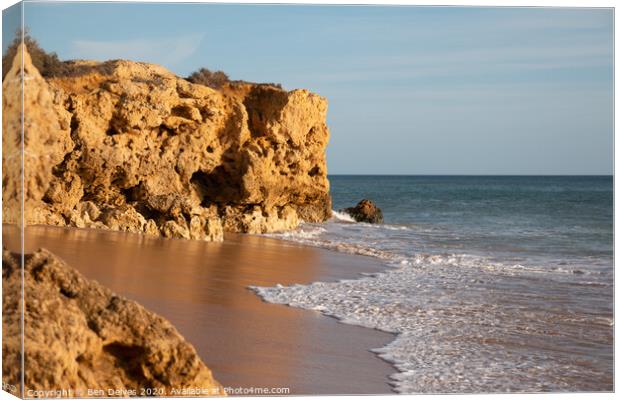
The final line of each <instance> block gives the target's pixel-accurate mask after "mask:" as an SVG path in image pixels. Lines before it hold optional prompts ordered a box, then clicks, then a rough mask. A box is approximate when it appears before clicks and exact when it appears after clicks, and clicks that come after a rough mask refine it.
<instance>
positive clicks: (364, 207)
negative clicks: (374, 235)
mask: <svg viewBox="0 0 620 400" xmlns="http://www.w3.org/2000/svg"><path fill="white" fill-rule="evenodd" d="M341 211H343V212H346V213H347V214H349V215H350V216H351V217H353V219H354V220H356V221H357V222H368V223H371V224H382V223H383V211H381V209H380V208H379V207H377V205H376V204H375V203H374V202H373V201H372V200H368V199H363V200H361V201H360V202H359V203H357V205H356V206H355V207H349V208H345V209H344V210H341Z"/></svg>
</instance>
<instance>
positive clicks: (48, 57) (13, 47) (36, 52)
mask: <svg viewBox="0 0 620 400" xmlns="http://www.w3.org/2000/svg"><path fill="white" fill-rule="evenodd" d="M21 42H22V31H21V30H18V31H17V32H16V34H15V39H13V42H12V43H11V44H10V45H9V47H8V48H7V50H6V53H5V54H4V55H3V56H2V79H3V80H4V77H5V76H6V74H7V73H8V72H9V70H10V69H11V65H13V59H14V58H15V55H16V54H17V48H18V47H19V44H20V43H21ZM24 44H25V45H26V48H27V49H28V52H29V53H30V57H31V58H32V64H33V65H34V66H35V67H37V69H38V70H39V72H40V73H41V75H43V76H44V77H46V78H47V77H52V76H61V75H65V74H66V73H67V72H68V69H70V67H69V66H68V65H67V64H66V63H64V62H62V61H60V59H59V58H58V55H57V54H56V53H53V52H52V53H48V52H46V51H45V50H43V49H42V48H41V47H40V46H39V43H38V42H37V41H36V40H35V39H33V38H32V37H31V36H30V35H29V34H28V31H26V32H25V34H24Z"/></svg>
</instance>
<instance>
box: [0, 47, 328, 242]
mask: <svg viewBox="0 0 620 400" xmlns="http://www.w3.org/2000/svg"><path fill="white" fill-rule="evenodd" d="M18 54H19V52H18ZM19 64H20V63H19V60H18V57H16V60H15V62H14V64H13V67H12V69H11V71H10V72H9V73H8V74H7V76H6V77H5V79H4V81H3V93H4V94H3V96H4V97H5V98H4V99H3V111H4V113H5V114H6V116H5V118H3V128H4V132H5V134H4V139H3V148H4V157H3V167H4V170H5V171H7V167H9V168H10V167H11V163H15V160H16V157H17V159H18V158H19V149H18V145H19V112H20V109H19V104H14V102H12V101H10V100H9V99H7V96H11V93H13V95H14V94H15V93H19V91H20V85H21V82H20V79H19V74H20V65H19ZM73 71H74V72H73V73H71V74H69V75H68V76H63V77H56V78H51V79H48V80H46V79H44V78H43V77H42V76H41V75H40V74H39V72H38V71H37V70H36V68H35V67H34V66H33V65H32V62H31V61H30V57H29V55H28V53H27V51H25V52H24V75H25V76H24V81H25V83H24V88H25V89H24V108H25V115H24V136H25V142H24V165H25V171H24V188H25V193H24V198H25V208H24V210H25V215H24V218H25V222H26V224H51V225H59V226H74V227H93V228H105V229H113V230H122V231H131V232H139V233H145V234H150V235H161V236H164V237H179V238H189V239H203V240H221V239H222V238H223V232H224V231H229V232H247V233H261V232H270V231H279V230H287V229H292V228H294V227H296V226H297V225H298V224H299V222H300V221H301V220H305V221H311V222H318V221H324V220H326V219H327V218H329V216H330V214H331V201H330V197H329V182H328V180H327V175H326V174H327V168H326V162H325V148H326V146H327V141H328V137H329V132H328V129H327V126H326V124H325V119H326V112H327V102H326V100H325V99H323V98H322V97H320V96H318V95H315V94H312V93H310V92H308V91H306V90H293V91H290V92H287V91H284V90H282V89H279V88H276V87H273V86H269V85H258V84H245V83H244V84H228V85H225V86H224V87H223V88H222V89H221V90H214V89H211V88H209V87H206V86H202V85H198V84H192V83H190V82H188V81H186V80H184V79H181V78H179V77H177V76H175V75H173V74H172V73H170V72H169V71H167V70H166V69H164V68H163V67H160V66H157V65H152V64H144V63H137V62H130V61H123V60H117V61H108V62H105V63H95V62H87V61H77V62H74V65H73ZM12 171H13V172H12V173H5V176H4V177H3V179H4V189H3V200H4V201H3V215H4V218H3V219H4V221H3V222H9V223H15V222H18V220H19V218H18V216H19V213H18V210H19V197H20V190H19V171H17V172H15V168H14V167H13V168H12Z"/></svg>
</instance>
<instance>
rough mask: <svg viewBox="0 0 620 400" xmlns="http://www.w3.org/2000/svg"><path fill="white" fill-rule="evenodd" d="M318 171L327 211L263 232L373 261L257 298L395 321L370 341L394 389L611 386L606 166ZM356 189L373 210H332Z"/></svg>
mask: <svg viewBox="0 0 620 400" xmlns="http://www.w3.org/2000/svg"><path fill="white" fill-rule="evenodd" d="M329 179H330V184H331V194H332V197H333V208H334V212H333V217H332V218H331V219H330V220H329V221H327V222H325V223H322V224H313V223H303V224H302V225H301V226H300V227H299V229H297V230H295V231H292V232H285V233H279V234H278V233H277V234H271V235H270V236H272V237H276V238H279V239H282V240H288V241H293V242H296V243H301V244H304V245H310V246H317V247H321V248H325V249H331V250H334V251H339V252H345V253H351V254H358V255H364V256H369V257H374V258H376V259H378V260H380V261H381V262H382V263H384V264H385V266H386V268H385V270H383V271H382V272H379V273H376V274H367V275H360V276H359V277H358V278H355V279H348V280H342V281H339V282H315V283H312V284H310V285H294V286H281V285H278V286H276V287H255V288H253V289H254V290H255V291H256V292H257V293H258V295H260V296H261V297H262V298H263V299H264V300H265V301H268V302H272V303H279V304H287V305H289V306H293V307H300V308H304V309H308V310H315V311H318V312H321V313H323V314H325V315H329V316H332V317H335V318H338V319H339V320H340V321H341V322H343V323H346V324H353V325H360V326H365V327H368V328H373V329H378V330H381V331H385V332H391V333H394V334H396V335H395V339H394V341H392V342H391V343H389V344H387V345H386V346H385V347H382V348H377V349H369V350H371V351H373V352H374V353H376V355H377V356H378V357H381V358H383V359H384V360H386V361H388V362H390V363H392V364H393V365H394V367H395V368H396V370H397V371H398V372H396V373H394V374H393V375H392V376H390V383H391V384H392V385H393V387H394V390H395V391H396V392H399V393H491V392H493V393H498V392H499V393H505V392H566V391H571V392H574V391H612V390H613V324H614V319H613V285H614V270H613V256H614V253H613V177H612V176H374V175H373V176H344V175H342V176H330V177H329ZM364 198H367V199H371V200H373V201H374V202H375V203H376V204H377V205H378V206H379V207H380V208H381V209H382V210H383V213H384V217H385V223H384V224H376V225H372V224H367V223H356V222H354V221H353V220H352V219H351V218H350V217H349V216H348V215H347V214H346V213H344V212H342V211H339V210H341V209H343V208H346V207H351V206H354V205H355V204H356V203H357V202H358V201H359V200H361V199H364ZM352 260H353V258H352Z"/></svg>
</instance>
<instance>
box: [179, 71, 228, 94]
mask: <svg viewBox="0 0 620 400" xmlns="http://www.w3.org/2000/svg"><path fill="white" fill-rule="evenodd" d="M187 80H188V81H190V82H192V83H198V84H200V85H205V86H209V87H210V88H213V89H219V88H221V87H222V86H223V85H224V84H225V83H228V82H230V79H229V78H228V75H226V73H225V72H222V71H211V70H209V69H207V68H200V69H199V70H198V71H195V72H193V73H192V74H191V75H190V76H188V77H187Z"/></svg>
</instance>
